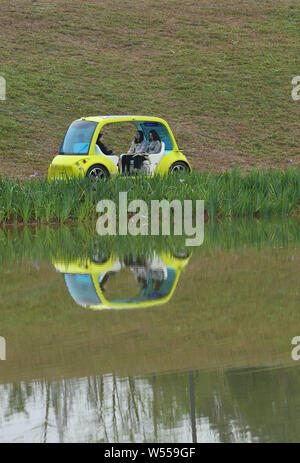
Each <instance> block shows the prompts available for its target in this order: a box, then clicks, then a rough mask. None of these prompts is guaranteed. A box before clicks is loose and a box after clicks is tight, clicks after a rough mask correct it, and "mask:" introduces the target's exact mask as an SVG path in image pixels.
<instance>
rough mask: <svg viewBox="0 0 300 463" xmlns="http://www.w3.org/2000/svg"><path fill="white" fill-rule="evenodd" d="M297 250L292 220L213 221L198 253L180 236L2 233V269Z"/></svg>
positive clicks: (58, 229)
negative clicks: (39, 263)
mask: <svg viewBox="0 0 300 463" xmlns="http://www.w3.org/2000/svg"><path fill="white" fill-rule="evenodd" d="M299 246H300V227H299V223H298V220H295V218H289V217H288V218H283V217H272V218H265V219H264V218H262V219H257V220H256V219H255V220H253V219H230V218H228V219H224V220H221V221H216V220H211V221H209V222H208V223H206V224H205V233H204V242H203V244H202V245H201V246H200V247H192V248H188V247H187V246H185V237H184V236H170V237H168V239H167V240H166V239H165V237H164V236H151V235H148V236H141V235H137V236H130V235H127V236H109V235H107V236H99V235H98V234H97V231H96V227H95V226H93V225H92V224H85V225H83V224H77V225H72V226H69V225H58V226H54V227H53V226H45V225H42V226H25V227H22V228H20V227H6V228H2V229H1V228H0V266H2V267H5V266H7V265H11V263H14V264H16V263H22V262H24V261H26V260H33V261H41V260H43V259H47V260H51V259H63V260H65V261H71V260H77V259H80V260H85V259H86V260H88V259H90V260H93V259H95V256H97V255H102V256H103V255H105V256H107V257H109V256H110V255H111V254H113V255H114V256H115V257H117V258H125V257H128V256H132V255H134V256H137V257H150V256H151V255H152V254H153V252H154V251H155V252H156V253H157V254H160V253H161V252H163V253H170V254H172V255H178V256H179V255H181V254H182V253H185V254H186V255H190V254H191V253H193V254H195V253H202V254H205V255H210V254H214V253H216V252H218V251H224V250H226V251H228V252H234V253H235V252H240V251H241V250H242V249H254V250H257V252H259V253H260V252H261V250H262V249H265V248H270V247H271V248H272V249H279V248H280V249H281V248H285V249H286V250H287V252H288V254H289V255H291V254H293V253H294V251H295V250H296V248H299Z"/></svg>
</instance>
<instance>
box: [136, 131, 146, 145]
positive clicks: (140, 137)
mask: <svg viewBox="0 0 300 463" xmlns="http://www.w3.org/2000/svg"><path fill="white" fill-rule="evenodd" d="M143 140H144V133H143V132H142V130H138V131H137V132H136V134H135V138H134V143H141V142H142V141H143Z"/></svg>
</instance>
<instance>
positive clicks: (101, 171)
mask: <svg viewBox="0 0 300 463" xmlns="http://www.w3.org/2000/svg"><path fill="white" fill-rule="evenodd" d="M86 176H87V177H88V178H89V179H91V180H92V181H93V182H98V181H99V180H105V179H106V178H108V177H109V173H108V170H107V169H106V167H104V166H102V165H101V164H99V165H96V166H92V167H90V168H89V170H88V171H87V174H86Z"/></svg>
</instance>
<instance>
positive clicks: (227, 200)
mask: <svg viewBox="0 0 300 463" xmlns="http://www.w3.org/2000/svg"><path fill="white" fill-rule="evenodd" d="M119 192H127V194H128V201H131V200H133V199H142V200H144V201H145V202H146V203H147V204H148V205H150V201H151V200H153V199H156V200H162V199H167V200H169V201H172V200H174V199H179V200H181V201H184V200H187V199H189V200H193V201H194V205H195V201H196V200H197V199H203V200H204V201H205V210H206V212H207V215H208V217H209V218H210V219H212V218H215V217H257V216H261V217H266V216H272V215H277V216H279V215H280V216H286V215H291V214H298V212H299V204H300V169H293V168H290V169H287V170H285V171H279V170H267V171H259V170H257V169H253V170H251V171H249V172H248V173H247V174H243V173H241V172H240V171H239V170H237V169H233V170H231V171H226V172H223V173H217V172H209V171H204V172H199V171H197V172H193V173H192V174H191V175H185V174H179V175H172V176H171V175H170V176H169V177H168V178H160V177H158V176H156V177H153V178H149V177H144V176H137V177H136V178H135V179H133V178H130V177H129V178H124V177H123V178H121V177H116V178H111V179H109V180H107V181H101V182H98V183H94V184H92V183H91V182H90V181H89V180H88V179H85V178H70V179H68V180H66V181H61V180H60V181H55V182H52V183H49V182H48V181H47V180H41V179H32V180H25V181H20V180H9V179H7V178H4V179H3V178H0V223H2V224H5V223H18V222H21V223H24V224H27V223H30V222H37V223H51V222H55V223H65V222H67V221H69V220H73V221H77V222H86V221H89V220H96V218H97V217H98V214H97V213H96V204H97V202H98V201H99V200H101V199H111V200H113V201H115V202H116V205H117V206H118V200H119V196H118V195H119Z"/></svg>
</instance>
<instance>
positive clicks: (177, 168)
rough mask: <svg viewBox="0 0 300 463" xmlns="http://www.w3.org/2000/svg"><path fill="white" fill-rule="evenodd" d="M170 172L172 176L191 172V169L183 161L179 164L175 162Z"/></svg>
mask: <svg viewBox="0 0 300 463" xmlns="http://www.w3.org/2000/svg"><path fill="white" fill-rule="evenodd" d="M169 172H171V173H172V174H176V173H178V174H179V173H182V172H187V173H188V172H190V168H189V166H188V165H187V164H186V163H185V162H183V161H177V162H174V164H172V165H171V167H170V169H169Z"/></svg>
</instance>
